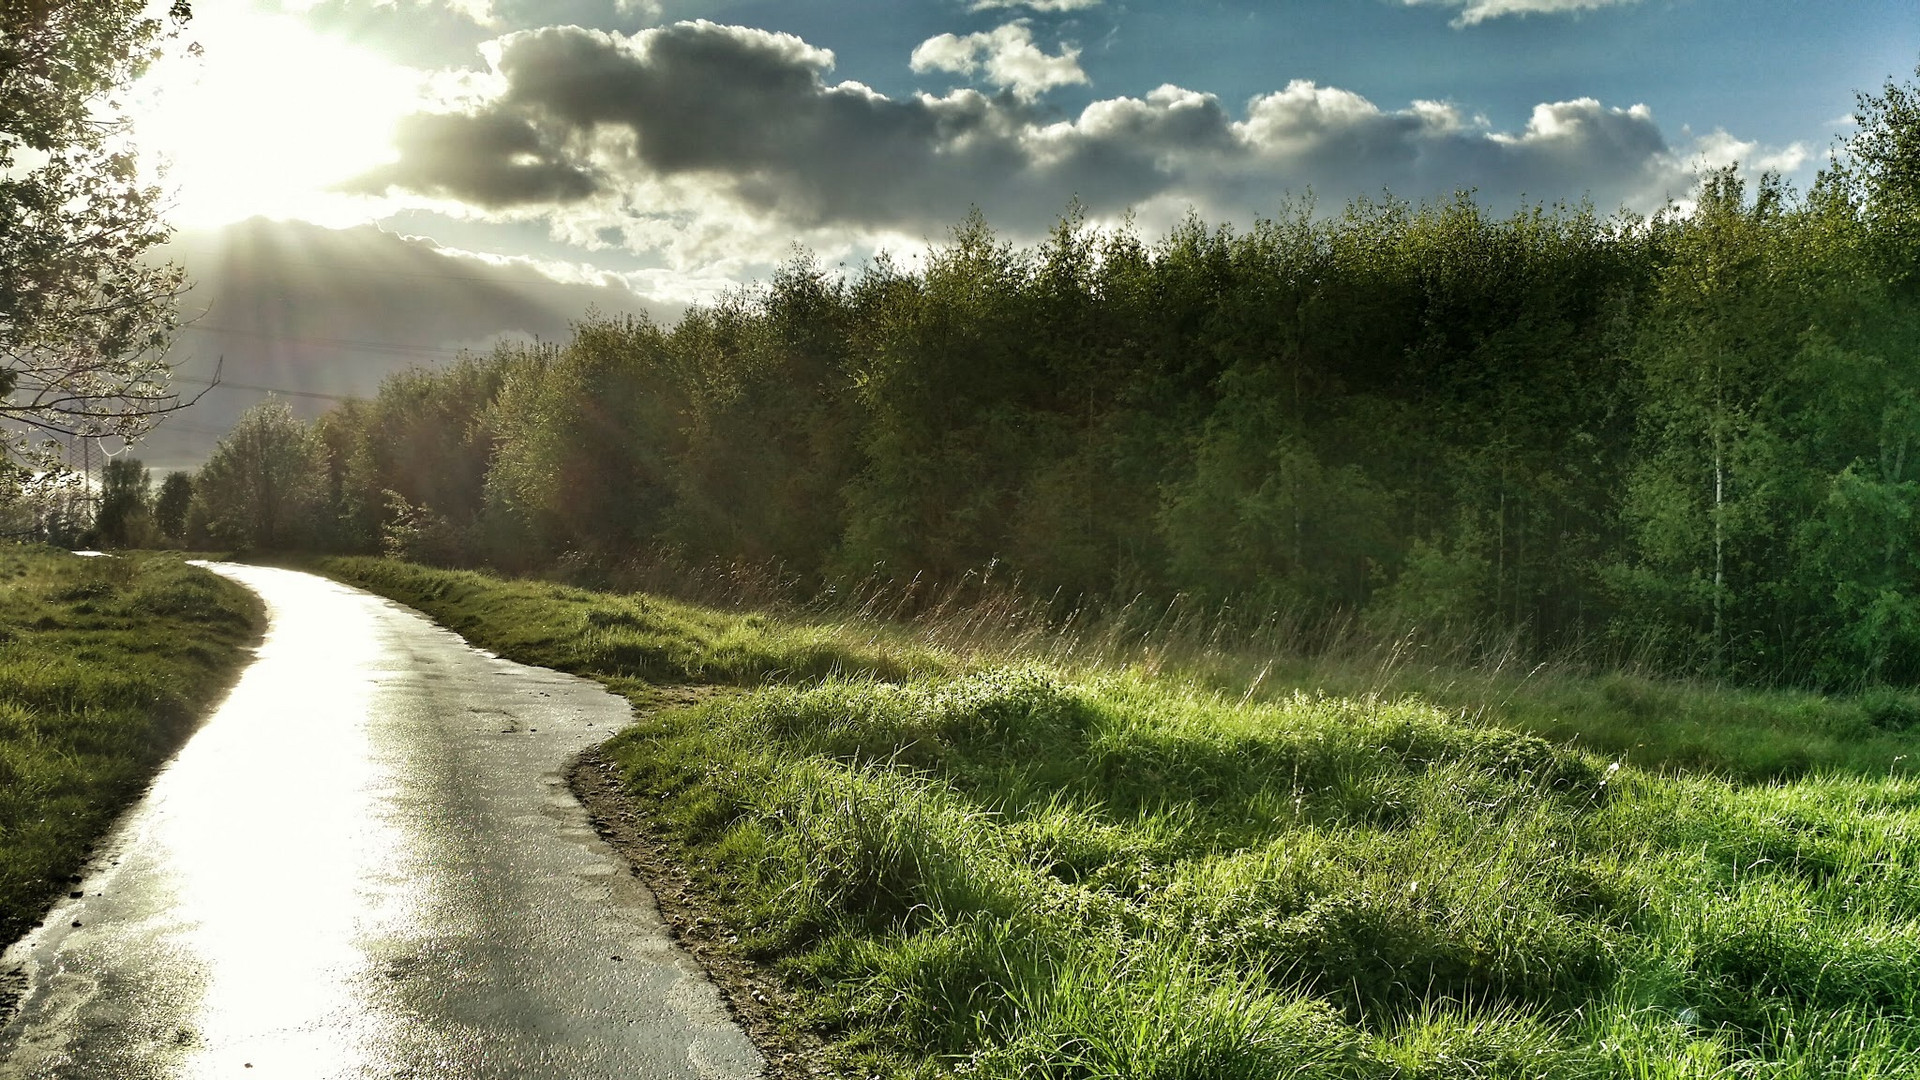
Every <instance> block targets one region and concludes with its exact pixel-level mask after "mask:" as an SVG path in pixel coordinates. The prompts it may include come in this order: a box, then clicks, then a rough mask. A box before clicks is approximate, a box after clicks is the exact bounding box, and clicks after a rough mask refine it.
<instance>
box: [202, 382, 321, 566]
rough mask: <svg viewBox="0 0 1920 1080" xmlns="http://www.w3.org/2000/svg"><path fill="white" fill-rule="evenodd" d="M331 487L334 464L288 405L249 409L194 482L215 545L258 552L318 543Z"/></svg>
mask: <svg viewBox="0 0 1920 1080" xmlns="http://www.w3.org/2000/svg"><path fill="white" fill-rule="evenodd" d="M325 485H326V456H325V453H324V451H323V450H322V447H321V445H320V441H319V440H318V439H316V438H315V437H314V435H313V432H312V431H310V430H309V429H308V428H307V425H305V424H303V423H301V422H300V421H299V420H297V419H295V418H294V415H293V410H292V409H290V408H288V407H287V404H286V402H284V401H279V400H277V399H272V398H269V399H268V400H266V401H264V402H261V403H260V404H258V405H255V406H254V407H253V408H251V409H248V410H247V411H246V412H245V413H244V414H242V415H241V417H240V422H239V423H237V424H235V425H234V428H233V430H232V431H231V432H229V433H228V434H227V437H226V438H224V439H221V440H220V443H219V445H218V446H216V447H214V450H213V456H212V457H209V458H208V459H207V463H206V464H205V465H204V466H202V467H201V469H200V475H199V476H198V477H197V478H196V479H195V480H194V484H193V500H194V504H195V506H196V507H198V510H199V514H200V516H201V517H202V520H204V521H205V522H206V529H207V533H208V535H209V537H210V538H211V539H213V540H215V541H218V542H220V543H223V544H231V545H233V546H235V547H238V548H243V549H255V550H267V551H271V550H277V549H286V548H293V547H299V546H302V545H303V544H305V543H307V542H308V541H309V540H310V539H311V538H312V535H313V526H314V517H315V512H316V510H317V509H318V507H319V505H320V501H321V495H322V493H323V492H324V491H325Z"/></svg>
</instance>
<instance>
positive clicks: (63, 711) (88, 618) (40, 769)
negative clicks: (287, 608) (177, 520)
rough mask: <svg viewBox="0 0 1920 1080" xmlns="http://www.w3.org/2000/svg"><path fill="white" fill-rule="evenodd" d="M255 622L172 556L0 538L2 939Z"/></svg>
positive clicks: (82, 849) (211, 690) (75, 855)
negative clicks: (79, 551)
mask: <svg viewBox="0 0 1920 1080" xmlns="http://www.w3.org/2000/svg"><path fill="white" fill-rule="evenodd" d="M260 622H261V617H260V612H259V608H258V605H257V604H256V602H255V601H254V599H253V597H252V595H251V594H249V593H248V592H247V591H246V590H244V589H242V588H240V587H239V586H237V585H234V584H232V583H231V582H228V581H226V580H225V579H223V578H220V577H218V576H217V575H214V574H211V573H209V572H207V571H205V570H201V569H198V568H196V567H191V566H187V565H186V564H185V563H184V562H183V561H181V560H180V559H179V558H177V557H172V556H164V555H145V554H141V555H134V554H125V555H120V556H116V557H113V558H79V557H76V556H74V555H71V554H69V553H67V552H64V551H59V550H56V549H53V548H47V547H38V546H21V545H0V941H11V940H13V939H14V938H16V937H18V936H19V935H20V934H21V933H23V932H24V931H25V930H26V929H27V928H29V927H30V926H32V924H33V923H34V922H36V921H37V920H38V919H39V918H40V916H41V914H42V913H43V912H44V911H45V909H46V905H47V904H48V903H49V902H50V901H51V900H52V899H53V898H54V897H55V896H56V895H57V894H58V893H60V892H61V891H63V890H64V889H65V888H66V887H67V886H66V879H67V876H68V875H70V874H72V873H74V872H75V871H76V870H77V869H78V868H79V866H80V864H81V862H82V861H83V859H84V858H85V856H86V853H87V851H88V849H89V846H90V845H91V844H93V843H94V842H95V841H97V840H98V839H99V837H100V836H101V834H102V833H104V832H105V831H106V829H107V827H108V826H109V825H111V824H112V822H113V819H114V818H115V816H116V815H118V813H119V812H120V810H121V809H122V808H124V807H125V806H126V804H127V803H128V802H130V801H131V800H132V799H134V798H135V797H136V796H138V795H139V793H140V792H141V791H142V790H143V788H144V787H145V785H146V783H147V781H148V780H149V779H150V778H151V777H152V775H153V773H154V771H155V770H156V769H157V768H158V767H159V766H160V764H161V763H162V762H163V761H164V760H165V759H166V758H167V757H168V756H169V755H170V754H172V753H173V751H174V750H175V749H177V748H178V747H179V745H180V743H181V742H182V741H184V739H185V738H186V736H187V735H188V734H189V733H190V732H191V731H192V729H193V727H194V725H195V723H196V722H197V721H198V720H199V718H200V717H201V715H202V713H203V710H204V708H205V707H206V706H207V704H208V703H209V702H210V700H211V699H212V698H213V696H214V695H215V694H217V693H219V692H220V691H221V690H222V689H224V688H225V687H226V686H227V685H228V683H229V681H230V679H231V677H232V675H233V673H234V672H235V671H236V670H237V669H238V668H239V667H240V665H241V664H242V663H243V662H244V661H245V659H246V651H245V646H246V645H247V644H248V643H249V642H250V641H252V640H253V638H254V637H255V635H256V633H257V630H258V627H259V625H260Z"/></svg>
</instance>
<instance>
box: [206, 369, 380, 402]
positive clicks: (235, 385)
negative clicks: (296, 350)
mask: <svg viewBox="0 0 1920 1080" xmlns="http://www.w3.org/2000/svg"><path fill="white" fill-rule="evenodd" d="M173 381H174V382H184V383H192V384H194V385H195V386H206V387H213V388H219V387H227V388H230V389H233V390H258V391H260V392H261V393H263V394H286V395H288V396H290V397H304V398H320V399H321V400H323V401H350V400H352V395H350V394H323V393H321V392H320V391H318V390H293V389H289V388H288V387H285V386H261V385H260V384H259V383H243V382H233V381H230V380H228V379H221V380H220V381H219V382H214V381H213V380H212V379H194V378H189V377H187V376H184V375H177V376H175V377H174V380H173Z"/></svg>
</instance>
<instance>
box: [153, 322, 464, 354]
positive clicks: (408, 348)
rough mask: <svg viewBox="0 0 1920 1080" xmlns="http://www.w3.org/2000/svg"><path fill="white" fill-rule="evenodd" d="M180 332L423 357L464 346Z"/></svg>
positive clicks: (235, 331) (234, 331)
mask: <svg viewBox="0 0 1920 1080" xmlns="http://www.w3.org/2000/svg"><path fill="white" fill-rule="evenodd" d="M180 329H181V330H182V331H188V330H191V331H194V332H196V333H202V334H225V335H231V336H234V337H247V338H254V339H257V340H261V341H267V342H273V343H283V344H289V345H322V346H328V347H332V348H338V349H357V350H360V351H362V352H384V353H393V354H396V355H412V354H418V355H422V356H459V355H460V354H461V353H463V352H466V351H467V350H465V349H448V348H441V347H437V346H433V345H403V344H401V343H399V342H393V341H356V340H353V339H351V338H322V337H297V336H295V335H292V334H274V333H268V332H267V331H264V330H242V329H239V328H238V327H231V326H206V325H202V324H199V323H190V324H187V325H185V326H182V327H181V328H180Z"/></svg>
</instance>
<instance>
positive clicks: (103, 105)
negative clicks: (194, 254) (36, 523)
mask: <svg viewBox="0 0 1920 1080" xmlns="http://www.w3.org/2000/svg"><path fill="white" fill-rule="evenodd" d="M168 15H169V17H170V19H171V22H172V24H173V26H174V27H175V28H177V27H178V26H179V25H181V24H183V23H184V22H185V21H186V19H187V18H188V16H189V6H188V4H187V3H186V2H185V0H176V2H175V3H174V4H173V5H172V6H171V8H170V9H168ZM169 36H170V34H169V29H168V23H167V21H165V20H163V19H160V18H155V17H153V5H150V4H148V3H146V2H144V0H34V2H28V3H8V4H6V5H4V6H3V7H0V313H4V315H0V356H3V357H4V358H5V359H4V361H0V419H4V420H5V421H6V422H7V423H6V425H5V430H4V432H3V433H0V467H4V469H5V473H6V475H4V476H0V481H5V482H8V483H11V482H12V480H13V476H12V473H13V471H14V469H15V468H23V469H24V471H26V472H29V473H30V472H35V471H43V470H45V469H49V468H55V467H57V466H58V464H59V454H58V447H57V446H56V445H54V444H52V443H51V442H50V441H39V442H37V441H36V440H40V439H41V438H42V436H52V435H56V434H62V435H67V436H82V437H93V436H99V435H105V434H114V435H120V436H125V437H128V438H134V437H138V436H139V435H141V434H143V433H145V432H146V431H147V430H148V429H149V428H151V427H152V424H153V422H154V419H155V418H156V417H158V416H160V415H162V414H164V413H166V412H169V411H172V410H173V409H175V408H177V407H179V401H178V399H177V398H174V397H173V396H171V395H170V394H169V392H168V389H167V387H168V380H169V377H170V375H171V371H170V368H169V366H168V364H167V361H166V355H165V354H166V349H165V346H166V343H167V340H168V338H169V337H170V336H171V334H172V331H173V328H174V325H175V313H174V299H175V298H176V297H177V296H178V295H179V294H180V293H181V292H182V291H183V289H184V284H183V282H184V278H183V275H182V274H181V272H180V270H179V269H178V268H177V267H173V266H167V265H163V264H159V263H156V262H154V261H152V260H150V259H148V258H147V257H146V253H147V252H148V251H149V250H150V249H151V248H153V247H154V246H155V245H158V244H160V243H162V242H164V241H165V240H166V238H167V235H168V231H169V230H168V229H167V228H166V227H165V225H164V224H163V223H162V222H161V221H160V216H159V215H160V209H161V202H160V191H159V189H158V188H153V187H146V186H142V185H141V184H140V183H139V182H138V181H139V175H138V170H137V168H136V164H135V158H134V154H133V151H132V150H131V149H130V148H129V147H128V145H127V141H126V138H125V136H126V129H127V124H126V118H125V113H124V111H123V105H122V95H123V94H124V92H125V91H126V89H127V87H128V85H129V84H130V83H131V82H132V81H133V80H134V79H135V78H136V77H137V76H138V75H139V74H140V73H141V71H142V70H144V68H145V67H146V65H147V63H148V62H149V61H150V60H152V59H153V57H154V56H155V55H156V51H157V49H158V48H159V46H160V45H161V43H162V42H164V41H165V40H166V39H167V38H168V37H169Z"/></svg>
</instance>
